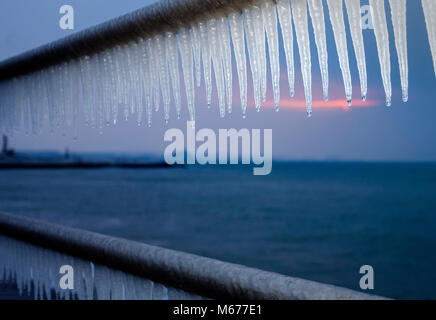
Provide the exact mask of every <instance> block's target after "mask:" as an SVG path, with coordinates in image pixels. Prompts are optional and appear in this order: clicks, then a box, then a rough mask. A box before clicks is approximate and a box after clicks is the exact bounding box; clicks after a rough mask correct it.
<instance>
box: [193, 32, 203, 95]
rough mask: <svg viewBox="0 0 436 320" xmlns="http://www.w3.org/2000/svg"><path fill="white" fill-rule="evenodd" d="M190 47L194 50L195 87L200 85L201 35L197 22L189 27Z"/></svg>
mask: <svg viewBox="0 0 436 320" xmlns="http://www.w3.org/2000/svg"><path fill="white" fill-rule="evenodd" d="M191 33H192V49H193V51H194V62H195V80H196V81H197V87H200V86H201V36H200V29H199V26H198V24H194V25H193V26H192V29H191Z"/></svg>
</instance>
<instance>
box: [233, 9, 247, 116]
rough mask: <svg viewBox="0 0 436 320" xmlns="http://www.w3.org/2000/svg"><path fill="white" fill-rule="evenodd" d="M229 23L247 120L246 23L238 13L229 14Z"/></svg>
mask: <svg viewBox="0 0 436 320" xmlns="http://www.w3.org/2000/svg"><path fill="white" fill-rule="evenodd" d="M229 21H230V31H231V34H232V42H233V51H234V54H235V59H236V68H237V71H238V80H239V91H240V97H241V108H242V117H243V118H244V119H245V117H246V111H247V58H246V55H245V36H244V34H245V33H244V21H243V19H242V16H241V14H240V13H237V12H232V13H230V14H229Z"/></svg>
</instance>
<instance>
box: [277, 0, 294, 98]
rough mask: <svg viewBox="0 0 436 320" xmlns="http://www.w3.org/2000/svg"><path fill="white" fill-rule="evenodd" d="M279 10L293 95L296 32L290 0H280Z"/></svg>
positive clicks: (290, 90)
mask: <svg viewBox="0 0 436 320" xmlns="http://www.w3.org/2000/svg"><path fill="white" fill-rule="evenodd" d="M277 12H278V14H279V21H280V26H281V30H282V39H283V47H284V49H285V56H286V66H287V71H288V83H289V95H290V96H291V97H293V96H294V94H295V68H294V33H293V30H292V29H293V28H292V12H291V5H290V3H289V0H278V1H277Z"/></svg>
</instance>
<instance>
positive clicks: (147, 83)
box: [139, 39, 153, 127]
mask: <svg viewBox="0 0 436 320" xmlns="http://www.w3.org/2000/svg"><path fill="white" fill-rule="evenodd" d="M139 47H140V51H141V57H142V63H140V68H141V78H142V81H141V83H142V84H143V86H142V87H143V93H144V97H143V99H144V103H145V110H146V115H147V124H148V127H151V123H152V116H153V112H152V84H151V81H152V80H151V78H150V77H151V71H150V60H151V58H150V56H149V55H148V54H149V52H148V44H147V41H146V40H144V39H140V40H139Z"/></svg>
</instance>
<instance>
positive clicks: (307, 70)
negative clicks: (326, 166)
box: [292, 0, 312, 117]
mask: <svg viewBox="0 0 436 320" xmlns="http://www.w3.org/2000/svg"><path fill="white" fill-rule="evenodd" d="M292 11H293V15H292V16H293V19H294V25H295V33H296V34H297V43H298V50H299V53H300V62H301V73H302V75H303V84H304V92H305V94H306V104H307V116H308V117H310V116H311V115H312V63H311V60H310V59H311V58H310V41H309V31H308V25H307V3H306V0H293V1H292Z"/></svg>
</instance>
